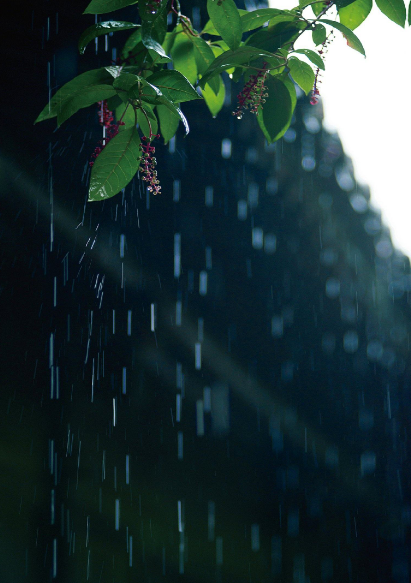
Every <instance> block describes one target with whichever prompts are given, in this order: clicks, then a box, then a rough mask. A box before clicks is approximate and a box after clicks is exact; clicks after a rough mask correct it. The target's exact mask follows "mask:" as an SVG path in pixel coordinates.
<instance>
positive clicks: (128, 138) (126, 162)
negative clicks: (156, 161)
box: [88, 127, 141, 201]
mask: <svg viewBox="0 0 411 583" xmlns="http://www.w3.org/2000/svg"><path fill="white" fill-rule="evenodd" d="M139 146H140V138H139V135H138V130H137V128H135V127H133V128H130V129H129V130H124V131H122V132H119V133H118V134H117V135H116V136H115V137H114V138H113V139H112V140H110V142H109V143H108V144H107V146H106V147H105V148H104V150H103V151H102V152H101V153H100V154H99V155H98V156H97V158H96V161H95V162H94V165H93V167H92V169H91V177H90V188H89V193H88V199H89V201H98V200H105V199H106V198H111V197H112V196H114V195H116V194H117V193H119V192H120V190H121V189H122V188H124V187H125V186H127V184H128V183H129V182H130V180H131V179H132V178H133V176H134V175H135V174H136V172H137V170H138V168H139V166H140V156H141V152H140V147H139Z"/></svg>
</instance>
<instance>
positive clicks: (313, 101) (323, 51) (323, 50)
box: [310, 31, 334, 105]
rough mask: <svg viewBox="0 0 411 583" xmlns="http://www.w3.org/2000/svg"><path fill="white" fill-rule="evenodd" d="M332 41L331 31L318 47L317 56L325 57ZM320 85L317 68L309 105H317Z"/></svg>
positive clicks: (332, 32) (332, 34)
mask: <svg viewBox="0 0 411 583" xmlns="http://www.w3.org/2000/svg"><path fill="white" fill-rule="evenodd" d="M333 40H334V31H331V32H330V34H329V35H328V36H327V38H326V39H325V41H324V42H323V43H322V44H321V45H320V48H319V49H318V54H319V55H320V56H322V55H324V57H325V55H326V54H327V53H328V47H329V45H330V43H331V42H332V41H333ZM324 57H323V58H324ZM320 83H321V72H320V68H319V67H317V69H316V71H315V78H314V86H313V90H312V92H311V99H310V103H311V105H316V104H317V103H318V98H319V96H320V90H319V88H318V85H319V84H320Z"/></svg>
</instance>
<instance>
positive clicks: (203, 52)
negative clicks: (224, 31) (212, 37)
mask: <svg viewBox="0 0 411 583" xmlns="http://www.w3.org/2000/svg"><path fill="white" fill-rule="evenodd" d="M192 42H193V45H194V58H195V60H196V64H197V70H198V72H199V73H200V75H203V73H205V71H207V69H208V67H209V66H210V65H211V63H212V62H213V61H214V59H215V52H214V50H213V49H212V48H211V47H210V45H209V44H207V43H206V42H205V40H204V39H202V38H201V37H200V36H193V37H192ZM209 85H210V87H211V89H212V90H213V91H214V93H215V94H217V93H218V91H219V88H220V85H219V83H218V80H215V79H211V80H210V82H209Z"/></svg>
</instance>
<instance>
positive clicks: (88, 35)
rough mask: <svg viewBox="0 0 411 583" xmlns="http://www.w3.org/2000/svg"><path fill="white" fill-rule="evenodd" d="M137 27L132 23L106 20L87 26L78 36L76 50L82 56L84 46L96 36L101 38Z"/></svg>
mask: <svg viewBox="0 0 411 583" xmlns="http://www.w3.org/2000/svg"><path fill="white" fill-rule="evenodd" d="M137 26H138V25H137V24H133V23H132V22H123V21H117V20H108V21H107V22H98V23H97V24H93V25H92V26H89V28H87V29H86V30H85V31H84V32H83V34H82V35H81V36H80V40H79V42H78V50H79V51H80V54H81V55H82V54H83V53H84V51H85V50H86V46H87V45H88V43H89V42H90V41H92V40H93V39H94V38H96V37H97V36H102V35H104V34H108V33H109V32H116V31H118V30H128V29H130V28H136V27H137Z"/></svg>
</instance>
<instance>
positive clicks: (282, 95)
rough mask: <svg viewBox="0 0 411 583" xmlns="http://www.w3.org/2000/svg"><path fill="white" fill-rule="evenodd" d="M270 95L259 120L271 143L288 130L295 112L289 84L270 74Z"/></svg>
mask: <svg viewBox="0 0 411 583" xmlns="http://www.w3.org/2000/svg"><path fill="white" fill-rule="evenodd" d="M265 85H266V88H267V93H268V97H267V98H266V102H265V104H264V107H263V109H262V110H260V111H259V113H258V116H257V120H258V124H259V126H260V128H261V129H262V131H263V133H264V135H265V137H266V139H267V141H268V142H269V143H272V142H275V141H276V140H278V139H279V138H281V136H283V135H284V134H285V132H286V131H287V129H288V127H289V125H290V123H291V118H292V114H293V108H292V100H291V95H290V92H289V90H288V88H287V86H286V85H285V84H284V83H283V82H282V80H281V79H279V78H278V77H271V76H268V77H267V79H266V82H265Z"/></svg>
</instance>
